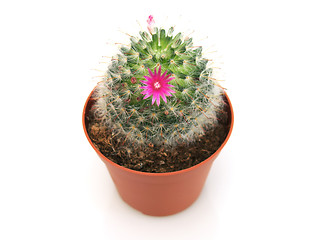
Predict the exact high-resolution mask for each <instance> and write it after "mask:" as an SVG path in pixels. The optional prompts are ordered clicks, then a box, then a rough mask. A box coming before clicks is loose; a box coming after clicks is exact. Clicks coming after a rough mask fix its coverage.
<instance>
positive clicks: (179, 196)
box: [82, 91, 234, 216]
mask: <svg viewBox="0 0 320 240" xmlns="http://www.w3.org/2000/svg"><path fill="white" fill-rule="evenodd" d="M92 93H93V91H92V92H91V94H90V95H89V97H88V99H87V101H86V103H85V106H84V109H83V115H82V124H83V129H84V132H85V135H86V137H87V139H88V141H89V143H90V144H91V146H92V147H93V149H94V150H95V151H96V152H97V154H98V156H99V157H100V158H101V160H102V161H103V162H104V163H105V165H106V166H107V168H108V170H109V173H110V175H111V177H112V180H113V182H114V184H115V186H116V188H117V190H118V192H119V194H120V196H121V197H122V199H123V200H124V201H125V202H126V203H128V204H129V205H130V206H132V207H133V208H135V209H137V210H139V211H141V212H142V213H144V214H147V215H152V216H167V215H171V214H175V213H178V212H180V211H182V210H184V209H186V208H187V207H189V206H190V205H191V204H192V203H193V202H194V201H195V200H196V199H197V198H198V196H199V195H200V193H201V190H202V188H203V186H204V183H205V181H206V178H207V176H208V173H209V170H210V168H211V166H212V163H213V161H214V160H215V159H216V158H217V156H218V155H219V153H220V152H221V150H222V148H223V147H224V146H225V144H226V143H227V141H228V139H229V137H230V135H231V132H232V128H233V121H234V116H233V109H232V105H231V102H230V99H229V97H228V96H227V95H226V97H227V101H228V104H229V121H230V129H229V132H228V135H227V137H226V139H225V140H224V142H223V143H222V145H221V146H220V148H219V149H218V150H217V151H216V152H215V153H214V154H213V155H211V156H210V157H209V158H208V159H206V160H205V161H203V162H201V163H199V164H197V165H195V166H193V167H190V168H187V169H184V170H180V171H176V172H169V173H145V172H139V171H135V170H131V169H128V168H125V167H122V166H120V165H118V164H116V163H114V162H112V161H111V160H109V159H108V158H106V157H105V156H104V155H102V154H101V152H99V150H98V149H97V148H96V147H95V146H94V145H93V143H92V141H91V139H90V138H89V135H88V132H87V128H86V124H87V122H86V117H85V116H86V113H87V112H88V110H89V109H90V107H91V106H92V103H93V101H92V100H91V95H92Z"/></svg>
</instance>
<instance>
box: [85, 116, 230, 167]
mask: <svg viewBox="0 0 320 240" xmlns="http://www.w3.org/2000/svg"><path fill="white" fill-rule="evenodd" d="M86 121H87V124H86V125H87V126H86V127H87V131H88V134H89V137H90V139H91V140H92V142H93V144H94V145H95V146H96V147H97V148H98V150H99V151H100V152H101V153H102V154H103V155H104V156H106V157H107V158H108V159H110V160H111V161H113V162H115V163H117V164H119V165H121V166H123V167H126V168H129V169H133V170H137V171H141V172H152V173H165V172H174V171H179V170H182V169H186V168H189V167H192V166H194V165H196V164H198V163H200V162H202V161H204V160H206V159H207V158H208V157H210V156H211V155H212V154H213V153H215V152H216V150H217V149H218V148H219V147H220V146H221V144H222V143H223V141H224V140H225V138H226V136H227V134H228V131H229V129H230V124H229V121H228V119H226V118H224V119H221V120H220V123H219V124H218V125H217V127H216V128H214V129H209V130H207V131H206V133H205V134H204V135H203V136H201V137H200V138H199V139H198V140H197V141H194V142H192V143H189V144H179V145H177V146H175V147H174V148H168V147H165V146H153V145H152V144H150V145H149V146H147V147H146V148H144V149H142V148H141V149H139V148H136V149H135V150H134V151H131V150H129V149H128V148H124V147H123V146H122V144H121V142H122V139H121V137H119V136H116V137H114V136H112V134H111V130H110V129H108V128H106V127H102V126H100V125H99V123H98V121H97V120H96V119H94V117H93V116H92V115H90V114H88V115H87V116H86Z"/></svg>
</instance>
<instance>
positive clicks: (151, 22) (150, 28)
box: [147, 15, 155, 33]
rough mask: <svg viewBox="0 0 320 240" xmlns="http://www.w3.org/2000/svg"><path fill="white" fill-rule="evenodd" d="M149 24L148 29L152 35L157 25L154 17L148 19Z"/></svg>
mask: <svg viewBox="0 0 320 240" xmlns="http://www.w3.org/2000/svg"><path fill="white" fill-rule="evenodd" d="M147 23H148V27H147V28H148V31H149V32H150V33H152V32H153V24H154V23H155V22H154V19H153V16H152V15H150V16H149V17H148V20H147Z"/></svg>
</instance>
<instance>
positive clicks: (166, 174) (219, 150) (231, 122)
mask: <svg viewBox="0 0 320 240" xmlns="http://www.w3.org/2000/svg"><path fill="white" fill-rule="evenodd" d="M94 90H95V88H94V89H93V90H92V91H91V93H90V95H89V96H88V98H87V100H86V102H85V105H84V108H83V112H82V127H83V130H84V133H85V135H86V137H87V139H88V141H89V143H90V145H91V146H92V147H93V149H94V150H95V151H96V153H97V154H98V155H99V156H100V157H101V158H102V159H104V160H105V161H107V162H108V163H110V164H111V165H113V166H114V167H116V168H119V169H121V170H123V171H126V172H129V173H133V174H138V175H143V176H157V177H159V176H163V177H165V176H173V175H177V174H182V173H186V172H189V171H192V170H193V169H196V168H198V167H200V166H201V165H203V164H205V163H206V162H208V161H210V159H211V158H213V157H215V156H217V155H218V154H219V153H220V152H221V150H222V148H223V147H224V146H225V145H226V143H227V142H228V140H229V138H230V136H231V132H232V130H233V124H234V112H233V107H232V104H231V101H230V99H229V96H228V95H227V93H226V92H225V91H224V94H225V96H226V98H227V102H228V105H229V108H230V117H231V120H230V128H229V132H228V135H227V136H226V138H225V140H224V141H223V143H222V144H221V145H220V147H219V148H218V149H217V151H215V153H214V154H212V155H211V156H210V157H208V158H207V159H205V160H203V161H202V162H200V163H198V164H196V165H194V166H192V167H189V168H186V169H182V170H179V171H174V172H166V173H150V172H141V171H137V170H133V169H129V168H126V167H123V166H120V165H119V164H117V163H115V162H113V161H111V160H110V159H108V158H107V157H106V156H104V155H103V154H102V153H101V152H100V151H99V150H98V149H97V148H96V147H95V146H94V144H93V143H92V141H91V139H90V137H89V134H88V132H87V129H86V124H85V115H86V109H87V106H88V102H89V100H90V99H91V96H92V94H93V92H94Z"/></svg>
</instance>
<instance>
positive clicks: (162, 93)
mask: <svg viewBox="0 0 320 240" xmlns="http://www.w3.org/2000/svg"><path fill="white" fill-rule="evenodd" d="M148 71H149V74H150V76H144V78H145V79H146V81H141V82H142V83H143V84H145V85H146V86H142V87H140V88H142V89H145V90H144V91H142V92H141V94H143V95H145V96H144V98H143V99H146V98H148V97H150V96H152V104H154V102H155V101H156V100H157V105H158V106H159V105H160V97H162V99H163V101H164V102H167V97H166V96H172V95H171V93H175V91H174V90H172V89H171V88H170V87H174V86H173V85H170V84H168V82H170V81H171V80H173V79H174V77H170V74H169V75H166V74H167V71H165V72H164V73H163V74H162V75H161V65H160V67H159V70H158V72H157V69H156V68H155V69H154V73H153V72H152V71H151V70H150V69H149V68H148Z"/></svg>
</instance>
